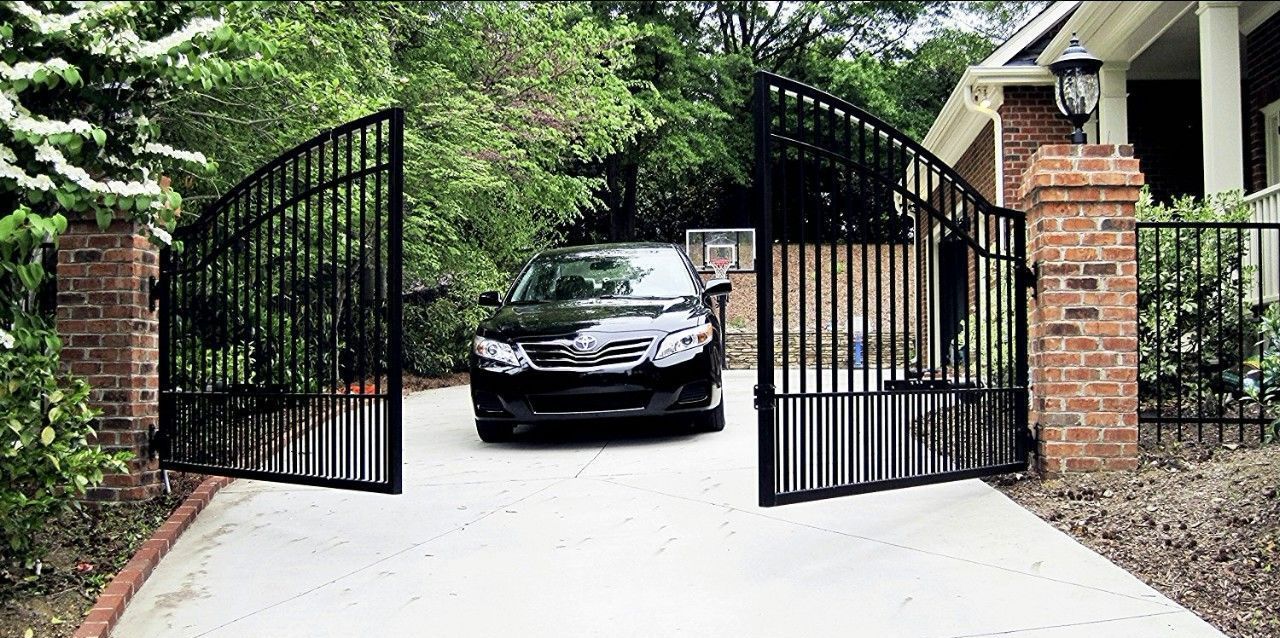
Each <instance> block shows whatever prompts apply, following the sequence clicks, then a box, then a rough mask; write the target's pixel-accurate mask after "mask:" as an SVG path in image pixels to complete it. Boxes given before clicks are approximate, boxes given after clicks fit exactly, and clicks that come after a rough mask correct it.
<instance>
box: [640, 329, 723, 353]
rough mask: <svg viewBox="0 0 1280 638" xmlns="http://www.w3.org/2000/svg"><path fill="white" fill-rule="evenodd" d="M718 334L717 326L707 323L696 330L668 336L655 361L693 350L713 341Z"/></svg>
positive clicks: (659, 348) (682, 331) (659, 347)
mask: <svg viewBox="0 0 1280 638" xmlns="http://www.w3.org/2000/svg"><path fill="white" fill-rule="evenodd" d="M715 334H716V328H715V326H713V325H711V324H709V323H706V324H702V325H701V326H698V327H696V328H689V329H688V330H681V331H679V332H673V333H671V334H669V335H667V336H666V337H665V338H664V339H663V340H662V344H661V345H659V346H658V354H657V355H656V356H655V357H654V360H657V359H662V358H664V357H669V356H671V355H673V354H676V353H680V352H684V351H685V350H692V349H694V348H697V347H699V346H702V345H704V344H706V343H707V342H709V341H711V338H712V337H714V336H715Z"/></svg>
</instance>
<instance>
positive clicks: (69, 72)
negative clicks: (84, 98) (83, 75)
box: [62, 66, 80, 86]
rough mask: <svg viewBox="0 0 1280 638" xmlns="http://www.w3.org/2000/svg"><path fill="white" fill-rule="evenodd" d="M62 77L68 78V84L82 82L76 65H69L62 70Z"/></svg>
mask: <svg viewBox="0 0 1280 638" xmlns="http://www.w3.org/2000/svg"><path fill="white" fill-rule="evenodd" d="M62 79H64V80H66V81H67V84H70V85H71V86H75V85H77V84H79V83H80V72H79V71H77V70H76V68H75V67H73V66H69V67H67V68H66V70H65V71H63V72H62Z"/></svg>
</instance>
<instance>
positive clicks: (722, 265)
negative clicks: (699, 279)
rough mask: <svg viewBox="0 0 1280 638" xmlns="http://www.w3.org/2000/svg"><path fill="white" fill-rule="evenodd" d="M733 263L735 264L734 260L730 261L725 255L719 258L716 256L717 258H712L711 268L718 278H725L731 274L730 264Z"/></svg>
mask: <svg viewBox="0 0 1280 638" xmlns="http://www.w3.org/2000/svg"><path fill="white" fill-rule="evenodd" d="M731 264H733V262H732V261H729V260H728V259H726V258H724V257H719V258H716V259H712V260H711V270H712V271H714V272H715V275H716V279H724V278H725V277H728V276H729V266H730V265H731Z"/></svg>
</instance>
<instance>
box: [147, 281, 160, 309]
mask: <svg viewBox="0 0 1280 638" xmlns="http://www.w3.org/2000/svg"><path fill="white" fill-rule="evenodd" d="M147 297H148V300H147V307H148V308H150V309H151V312H155V311H156V303H157V302H159V301H160V280H159V279H156V278H155V277H152V278H151V281H150V282H149V283H148V284H147Z"/></svg>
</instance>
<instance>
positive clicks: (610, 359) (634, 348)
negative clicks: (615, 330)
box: [520, 337, 653, 370]
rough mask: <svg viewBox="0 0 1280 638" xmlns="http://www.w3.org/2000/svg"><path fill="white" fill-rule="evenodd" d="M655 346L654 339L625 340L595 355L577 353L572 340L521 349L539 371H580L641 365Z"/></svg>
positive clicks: (523, 345)
mask: <svg viewBox="0 0 1280 638" xmlns="http://www.w3.org/2000/svg"><path fill="white" fill-rule="evenodd" d="M652 343H653V338H652V337H643V338H639V339H621V340H618V341H612V342H609V343H606V344H605V345H603V346H601V347H600V349H599V350H596V351H594V352H579V351H577V350H574V349H573V346H572V345H571V342H570V341H568V340H556V341H526V342H522V343H521V344H520V347H521V348H522V349H523V350H524V354H525V356H527V357H529V361H530V363H532V364H533V365H534V367H536V368H542V369H565V370H580V369H583V368H595V367H597V366H611V365H625V364H629V363H638V362H640V360H642V359H644V355H645V353H646V352H648V351H649V346H650V345H651V344H652Z"/></svg>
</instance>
